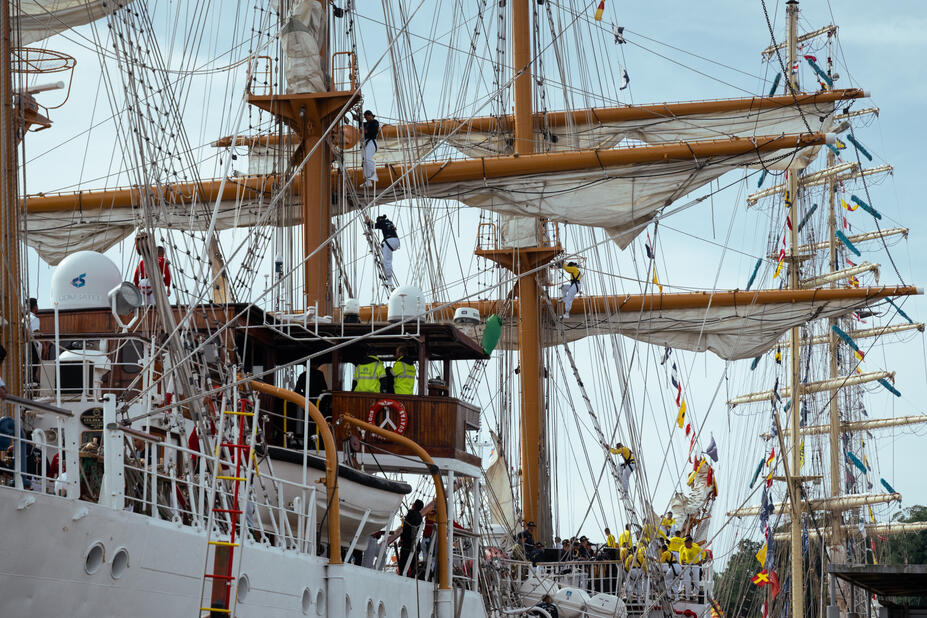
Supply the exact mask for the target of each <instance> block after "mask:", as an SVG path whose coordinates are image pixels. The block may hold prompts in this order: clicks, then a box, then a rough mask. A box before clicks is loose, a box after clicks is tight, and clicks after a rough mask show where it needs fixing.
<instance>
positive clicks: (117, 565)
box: [112, 547, 129, 579]
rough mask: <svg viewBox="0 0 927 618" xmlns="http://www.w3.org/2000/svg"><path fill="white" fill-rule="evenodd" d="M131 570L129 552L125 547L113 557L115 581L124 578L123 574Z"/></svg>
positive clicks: (118, 550)
mask: <svg viewBox="0 0 927 618" xmlns="http://www.w3.org/2000/svg"><path fill="white" fill-rule="evenodd" d="M128 568H129V550H127V549H126V548H125V547H120V548H119V549H117V550H116V554H115V555H114V556H113V565H112V576H113V579H119V578H120V577H122V575H123V573H125V572H126V569H128Z"/></svg>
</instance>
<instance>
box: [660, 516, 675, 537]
mask: <svg viewBox="0 0 927 618" xmlns="http://www.w3.org/2000/svg"><path fill="white" fill-rule="evenodd" d="M675 525H676V520H675V519H673V513H672V511H667V512H666V515H664V516H663V521H661V522H660V527H661V528H663V531H664V532H665V533H666V534H669V533H670V530H672V529H673V526H675Z"/></svg>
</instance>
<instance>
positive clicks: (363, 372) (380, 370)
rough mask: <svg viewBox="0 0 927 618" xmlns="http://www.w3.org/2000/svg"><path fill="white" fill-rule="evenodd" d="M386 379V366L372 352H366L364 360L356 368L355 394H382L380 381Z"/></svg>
mask: <svg viewBox="0 0 927 618" xmlns="http://www.w3.org/2000/svg"><path fill="white" fill-rule="evenodd" d="M384 377H386V365H384V364H383V361H381V360H380V359H379V358H377V357H376V356H374V355H373V354H372V353H371V352H370V350H369V349H368V350H366V351H365V352H364V359H363V360H362V361H361V362H360V363H358V364H357V366H356V367H354V392H355V393H380V392H382V390H381V388H380V380H381V379H382V378H384Z"/></svg>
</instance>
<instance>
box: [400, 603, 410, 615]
mask: <svg viewBox="0 0 927 618" xmlns="http://www.w3.org/2000/svg"><path fill="white" fill-rule="evenodd" d="M399 618H409V610H407V609H406V606H405V605H403V606H402V609H401V610H400V611H399Z"/></svg>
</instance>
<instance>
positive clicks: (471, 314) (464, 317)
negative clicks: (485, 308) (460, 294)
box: [454, 307, 480, 326]
mask: <svg viewBox="0 0 927 618" xmlns="http://www.w3.org/2000/svg"><path fill="white" fill-rule="evenodd" d="M479 323H480V310H479V309H477V308H475V307H457V311H455V312H454V324H459V325H461V326H464V325H468V326H476V325H477V324H479Z"/></svg>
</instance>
